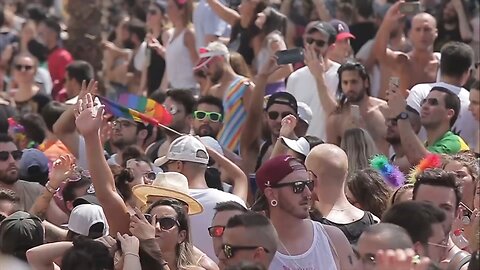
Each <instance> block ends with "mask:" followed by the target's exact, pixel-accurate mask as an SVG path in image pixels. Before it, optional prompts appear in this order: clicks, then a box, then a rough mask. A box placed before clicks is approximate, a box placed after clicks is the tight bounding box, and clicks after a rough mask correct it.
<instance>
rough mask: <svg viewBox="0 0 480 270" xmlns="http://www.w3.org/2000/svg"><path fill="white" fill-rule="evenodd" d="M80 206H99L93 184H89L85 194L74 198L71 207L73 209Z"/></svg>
mask: <svg viewBox="0 0 480 270" xmlns="http://www.w3.org/2000/svg"><path fill="white" fill-rule="evenodd" d="M81 204H96V205H100V202H99V201H98V199H97V196H95V188H94V187H93V184H90V187H89V188H88V189H87V194H85V195H83V196H81V197H78V198H76V199H75V200H74V201H73V202H72V205H73V207H74V208H75V207H77V206H79V205H81ZM100 206H101V205H100Z"/></svg>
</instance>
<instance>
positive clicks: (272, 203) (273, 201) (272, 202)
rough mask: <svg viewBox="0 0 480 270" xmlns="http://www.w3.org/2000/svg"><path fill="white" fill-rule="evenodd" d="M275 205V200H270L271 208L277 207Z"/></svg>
mask: <svg viewBox="0 0 480 270" xmlns="http://www.w3.org/2000/svg"><path fill="white" fill-rule="evenodd" d="M277 204H278V202H277V200H271V201H270V205H271V206H273V207H275V206H277Z"/></svg>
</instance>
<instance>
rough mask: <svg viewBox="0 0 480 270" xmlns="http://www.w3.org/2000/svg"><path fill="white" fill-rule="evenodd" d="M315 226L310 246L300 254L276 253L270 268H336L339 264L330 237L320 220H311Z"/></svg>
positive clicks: (300, 269) (276, 269)
mask: <svg viewBox="0 0 480 270" xmlns="http://www.w3.org/2000/svg"><path fill="white" fill-rule="evenodd" d="M311 222H312V226H313V241H312V245H311V246H310V248H309V249H308V250H307V251H306V252H305V253H303V254H300V255H293V256H290V255H286V254H282V253H280V252H278V251H277V252H276V253H275V257H273V260H272V263H271V264H270V267H269V268H268V269H270V270H280V269H281V270H284V269H289V270H317V269H322V270H336V269H337V265H336V264H335V259H334V257H333V254H332V249H331V247H330V243H329V241H330V240H329V237H328V234H327V232H326V231H325V228H323V225H322V224H321V223H320V222H316V221H311Z"/></svg>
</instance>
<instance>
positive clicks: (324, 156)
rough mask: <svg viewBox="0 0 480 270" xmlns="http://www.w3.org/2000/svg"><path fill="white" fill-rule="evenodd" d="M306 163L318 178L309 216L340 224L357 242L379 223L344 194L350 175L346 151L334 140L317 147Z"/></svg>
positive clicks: (335, 224)
mask: <svg viewBox="0 0 480 270" xmlns="http://www.w3.org/2000/svg"><path fill="white" fill-rule="evenodd" d="M305 165H306V167H307V169H308V170H309V172H310V174H311V177H312V180H314V181H315V189H314V191H313V193H314V194H315V196H316V200H315V201H314V202H313V205H312V209H311V212H310V217H311V218H312V220H315V221H318V222H320V223H322V224H325V225H331V226H334V227H337V228H339V229H340V230H341V231H342V232H343V233H344V234H345V236H346V238H347V239H348V241H349V242H350V244H355V243H356V242H357V240H358V238H359V237H360V235H361V234H362V232H363V231H364V230H365V229H366V228H367V227H368V226H370V225H373V224H375V223H378V221H379V220H378V218H377V217H376V216H375V215H373V214H372V213H370V212H368V211H363V210H361V209H359V208H357V207H355V206H354V205H352V204H351V203H350V202H349V201H348V199H347V196H346V194H345V186H346V182H347V175H348V167H349V164H348V159H347V154H346V153H345V152H344V151H343V150H342V149H341V148H339V147H338V146H336V145H333V144H321V145H318V146H316V147H314V148H313V149H312V150H311V151H310V153H309V154H308V156H307V159H306V161H305Z"/></svg>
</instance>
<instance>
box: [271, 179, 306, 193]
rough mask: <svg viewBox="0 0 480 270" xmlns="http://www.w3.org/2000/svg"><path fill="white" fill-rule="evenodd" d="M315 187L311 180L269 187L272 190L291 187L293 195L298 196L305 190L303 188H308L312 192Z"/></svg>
mask: <svg viewBox="0 0 480 270" xmlns="http://www.w3.org/2000/svg"><path fill="white" fill-rule="evenodd" d="M314 186H315V184H314V182H313V180H308V181H295V182H290V183H281V184H274V185H271V187H272V188H281V187H292V190H293V193H295V194H299V193H302V192H303V191H304V190H305V187H308V189H309V190H310V191H313V187H314Z"/></svg>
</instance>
